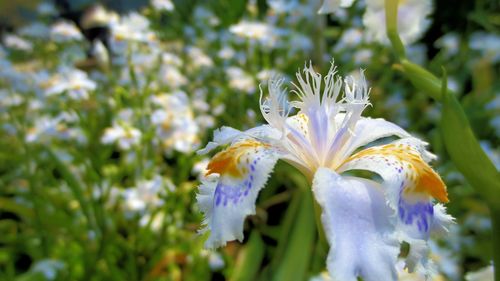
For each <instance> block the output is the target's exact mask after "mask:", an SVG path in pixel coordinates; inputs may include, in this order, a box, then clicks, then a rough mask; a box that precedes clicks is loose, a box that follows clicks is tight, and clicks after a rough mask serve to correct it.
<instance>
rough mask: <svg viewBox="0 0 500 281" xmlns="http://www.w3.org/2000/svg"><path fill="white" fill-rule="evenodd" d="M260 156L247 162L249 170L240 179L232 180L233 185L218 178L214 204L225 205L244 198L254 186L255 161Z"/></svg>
mask: <svg viewBox="0 0 500 281" xmlns="http://www.w3.org/2000/svg"><path fill="white" fill-rule="evenodd" d="M259 160H260V157H257V158H256V159H254V160H253V161H252V162H251V163H250V164H249V168H250V169H249V172H248V174H247V175H246V177H244V178H243V179H242V180H241V181H232V182H231V183H234V185H230V184H228V183H227V182H226V181H224V180H220V181H219V183H218V184H217V188H216V189H215V195H214V196H215V206H216V207H218V206H221V205H222V206H224V207H225V206H227V205H228V204H234V205H236V204H238V203H240V202H241V201H243V200H244V198H246V197H247V196H248V194H249V193H250V190H251V189H252V187H253V186H254V182H255V180H254V178H255V173H256V169H257V167H256V166H257V163H258V162H259Z"/></svg>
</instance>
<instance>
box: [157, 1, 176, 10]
mask: <svg viewBox="0 0 500 281" xmlns="http://www.w3.org/2000/svg"><path fill="white" fill-rule="evenodd" d="M151 5H152V6H153V8H155V9H156V10H158V11H173V10H174V3H172V1H171V0H151Z"/></svg>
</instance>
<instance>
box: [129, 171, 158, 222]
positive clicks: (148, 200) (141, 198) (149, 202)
mask: <svg viewBox="0 0 500 281" xmlns="http://www.w3.org/2000/svg"><path fill="white" fill-rule="evenodd" d="M164 195H165V185H164V182H163V180H162V178H161V177H160V176H156V177H154V178H153V179H151V180H140V181H138V182H137V184H136V186H134V187H130V188H127V189H125V190H124V191H123V192H122V196H123V199H124V208H125V210H126V211H129V212H133V213H136V212H138V213H142V212H144V211H145V210H146V209H148V208H154V207H159V206H162V205H163V203H164V201H163V199H162V198H161V197H162V196H164Z"/></svg>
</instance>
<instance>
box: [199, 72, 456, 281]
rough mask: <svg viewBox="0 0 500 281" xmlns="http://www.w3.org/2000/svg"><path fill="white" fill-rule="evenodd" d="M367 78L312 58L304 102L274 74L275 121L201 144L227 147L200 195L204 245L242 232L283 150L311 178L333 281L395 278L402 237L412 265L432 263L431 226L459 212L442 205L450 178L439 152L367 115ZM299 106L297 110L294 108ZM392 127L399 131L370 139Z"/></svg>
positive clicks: (301, 80) (265, 108) (441, 227)
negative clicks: (319, 66)
mask: <svg viewBox="0 0 500 281" xmlns="http://www.w3.org/2000/svg"><path fill="white" fill-rule="evenodd" d="M359 77H360V79H359V80H355V79H354V78H353V77H346V78H342V77H341V76H339V75H337V72H336V67H335V66H334V65H333V63H332V66H331V68H330V71H329V73H328V74H327V75H326V76H325V77H322V76H321V74H318V73H316V72H315V71H314V69H313V68H312V66H311V65H310V66H306V67H305V68H304V70H303V74H302V75H301V73H300V72H299V73H297V79H298V85H295V84H294V86H295V90H294V91H292V92H294V93H295V94H297V96H298V100H296V101H289V100H288V99H287V93H286V91H285V90H284V89H283V88H282V80H271V81H270V82H269V83H268V87H269V97H268V98H267V99H263V98H262V96H261V105H260V107H261V112H262V115H263V117H264V118H265V120H266V121H267V123H268V124H267V125H262V126H259V127H256V128H252V129H249V130H247V131H244V132H243V131H239V130H236V129H233V128H229V127H222V128H221V129H219V130H217V131H216V132H215V134H214V141H213V142H210V143H209V144H208V145H207V147H206V148H205V149H203V150H200V151H199V153H201V154H203V153H207V152H209V151H210V150H212V149H214V148H216V147H218V146H221V145H227V144H229V147H227V148H226V149H224V150H222V151H221V152H219V153H217V154H216V155H215V156H214V157H213V158H212V159H211V161H210V162H209V164H208V166H207V170H208V173H207V174H208V175H212V176H211V177H207V179H205V180H203V182H202V184H201V186H200V188H199V194H198V196H197V199H198V203H199V206H200V209H201V210H202V211H203V212H204V213H205V216H206V217H205V221H204V225H205V227H204V229H203V231H210V235H209V238H208V240H207V241H206V244H205V246H206V247H208V248H214V247H219V246H223V245H225V244H226V242H227V241H231V240H235V239H237V240H240V241H241V240H242V239H243V223H244V220H245V217H246V216H247V215H251V214H254V213H255V201H256V198H257V195H258V192H259V191H260V190H261V189H262V188H263V187H264V185H265V183H266V181H267V179H268V177H269V176H270V173H271V171H272V169H273V167H274V165H275V164H276V162H277V160H278V159H281V160H284V161H286V162H288V163H290V164H291V165H293V166H295V167H296V168H297V169H298V170H299V171H301V172H302V173H304V174H305V175H306V176H307V177H308V178H309V179H311V182H312V190H313V193H314V197H315V199H316V201H317V202H318V203H319V205H320V206H321V208H322V215H321V221H322V223H323V228H324V231H325V234H326V237H327V240H328V242H329V244H330V252H329V254H328V259H327V268H328V271H329V272H330V275H331V276H332V278H333V279H334V280H343V281H345V280H357V279H356V278H357V277H362V278H363V280H366V281H371V280H396V279H397V271H396V266H395V265H396V263H397V258H398V254H399V250H400V244H401V243H402V242H407V243H408V244H409V245H410V250H409V253H408V255H407V259H406V266H407V268H408V269H409V271H414V270H415V269H416V267H417V266H418V267H419V269H424V270H425V269H426V268H427V267H428V264H429V262H428V261H427V256H428V251H429V250H428V246H427V240H428V239H429V236H430V234H432V233H442V232H445V231H446V228H447V225H448V224H450V223H451V222H452V220H453V218H452V217H451V216H449V215H447V214H446V213H445V208H444V206H443V205H441V204H434V199H436V200H438V201H441V202H448V197H447V191H446V187H445V185H444V183H443V181H442V180H441V178H440V177H439V175H438V174H437V173H436V172H434V170H433V169H432V168H431V167H430V166H429V165H428V162H429V161H431V160H433V159H434V158H435V156H434V155H433V154H431V153H430V152H428V151H426V150H425V146H426V143H425V142H423V141H421V140H419V139H416V138H414V137H412V136H411V135H410V134H409V133H407V132H406V131H405V130H403V129H402V128H400V127H399V126H397V125H395V124H393V123H390V122H388V121H385V120H384V119H371V118H366V117H362V116H361V113H362V112H363V110H364V109H365V108H366V106H368V105H370V103H369V96H368V95H369V88H368V87H367V84H366V81H365V78H364V75H363V72H361V73H360V75H359ZM322 84H323V85H322ZM322 88H323V91H321V89H322ZM293 108H295V109H297V111H298V112H297V114H295V115H293V116H290V113H291V111H292V109H293ZM389 136H396V137H399V139H398V140H396V141H393V142H391V143H389V144H384V145H375V146H371V147H369V148H366V147H367V145H369V144H372V143H373V142H374V141H376V140H379V139H381V138H386V137H389ZM350 170H368V171H371V172H374V173H376V174H378V175H380V177H381V178H382V181H381V182H378V181H375V180H373V179H367V178H360V177H355V176H349V175H346V174H345V172H347V171H350Z"/></svg>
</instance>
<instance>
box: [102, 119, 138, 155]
mask: <svg viewBox="0 0 500 281" xmlns="http://www.w3.org/2000/svg"><path fill="white" fill-rule="evenodd" d="M141 136H142V133H141V131H139V130H138V129H136V128H134V127H130V126H124V125H120V124H115V125H113V127H111V128H107V129H106V130H105V131H104V135H103V136H102V138H101V142H102V143H104V144H111V143H115V142H117V143H118V147H120V149H123V150H129V149H130V148H132V147H133V146H135V145H137V144H139V143H140V141H141Z"/></svg>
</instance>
